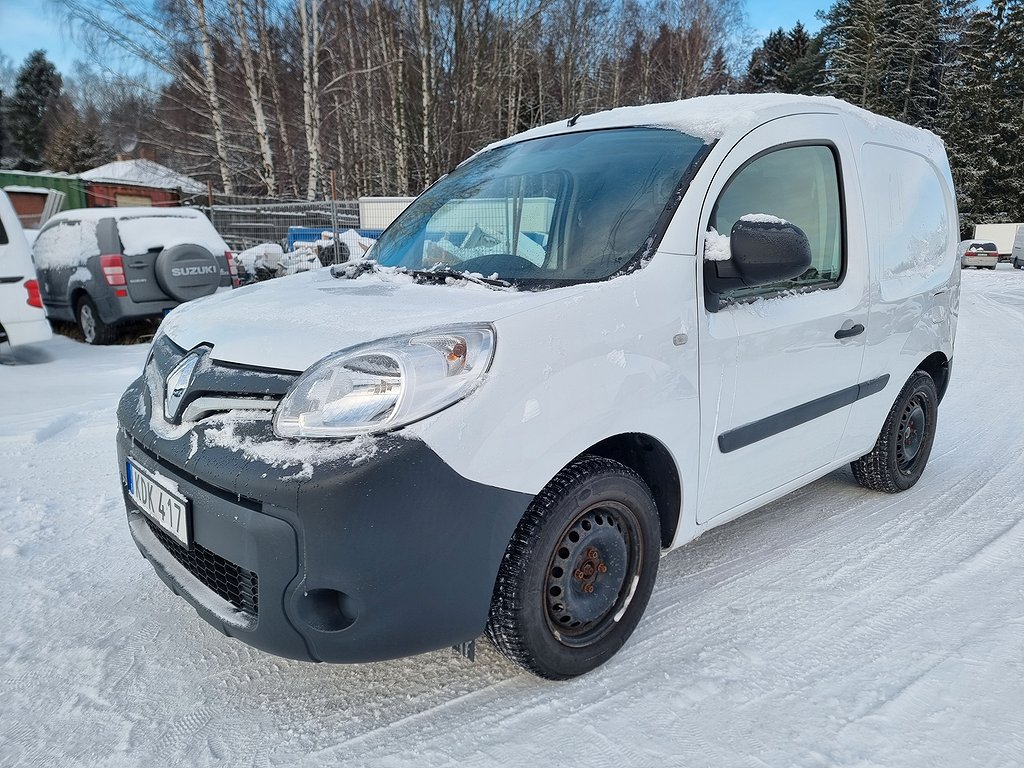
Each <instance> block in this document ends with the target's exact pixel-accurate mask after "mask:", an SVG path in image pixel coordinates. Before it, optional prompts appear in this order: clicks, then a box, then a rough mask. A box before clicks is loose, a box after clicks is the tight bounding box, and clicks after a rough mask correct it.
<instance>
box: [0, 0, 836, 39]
mask: <svg viewBox="0 0 1024 768" xmlns="http://www.w3.org/2000/svg"><path fill="white" fill-rule="evenodd" d="M0 2H3V0H0ZM831 5H832V3H831V1H830V0H774V1H773V2H764V0H761V1H760V2H759V1H758V0H747V17H748V20H749V22H750V26H751V27H753V28H754V29H755V30H756V31H757V32H758V33H759V37H764V36H766V35H767V34H768V33H769V32H771V31H772V30H775V29H778V28H779V27H782V28H783V29H791V28H792V27H793V25H794V24H796V23H797V22H798V21H802V22H803V23H804V26H805V27H807V29H808V30H809V31H811V32H817V31H818V30H819V29H820V28H821V22H819V21H818V19H817V16H816V15H815V14H816V13H817V12H818V10H819V9H825V8H828V7H829V6H831Z"/></svg>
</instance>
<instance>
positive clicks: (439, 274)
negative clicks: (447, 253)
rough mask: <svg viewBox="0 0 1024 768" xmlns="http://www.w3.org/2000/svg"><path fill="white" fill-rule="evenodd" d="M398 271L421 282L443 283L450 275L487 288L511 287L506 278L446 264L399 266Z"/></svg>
mask: <svg viewBox="0 0 1024 768" xmlns="http://www.w3.org/2000/svg"><path fill="white" fill-rule="evenodd" d="M398 271H399V272H404V273H405V274H407V275H412V276H413V278H414V279H415V280H417V281H418V282H423V283H437V284H443V283H444V281H445V280H447V279H448V278H449V277H451V278H454V279H456V280H466V281H467V282H470V283H476V284H477V285H486V286H487V287H488V288H511V287H512V283H510V282H509V281H508V280H501V279H499V278H496V277H481V276H479V275H474V274H471V273H469V272H462V271H460V270H457V269H452V268H451V267H450V266H449V265H447V264H438V265H436V266H434V267H431V268H430V269H407V268H405V267H399V268H398Z"/></svg>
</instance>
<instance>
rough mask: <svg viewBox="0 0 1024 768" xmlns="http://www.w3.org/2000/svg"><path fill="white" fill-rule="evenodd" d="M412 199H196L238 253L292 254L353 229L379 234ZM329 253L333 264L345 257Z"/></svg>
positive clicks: (196, 206) (201, 208)
mask: <svg viewBox="0 0 1024 768" xmlns="http://www.w3.org/2000/svg"><path fill="white" fill-rule="evenodd" d="M411 200H412V198H360V199H359V200H314V201H303V202H280V201H271V200H262V201H260V200H253V199H251V198H250V199H245V198H230V199H224V198H223V196H219V197H218V198H215V199H213V205H210V201H209V200H206V199H202V198H195V199H193V200H192V201H191V202H192V206H193V207H194V208H197V209H198V210H201V211H203V213H205V214H206V215H207V216H208V217H209V219H210V221H211V222H213V226H214V227H215V228H216V229H217V231H218V232H219V233H220V234H221V236H222V237H223V238H224V240H225V241H226V242H227V244H228V246H229V247H230V248H231V249H232V250H233V251H236V252H239V251H245V250H247V249H249V248H253V247H255V246H259V245H262V244H265V243H274V244H276V245H279V246H281V248H282V249H283V250H284V251H285V252H286V253H287V252H290V251H294V250H295V248H296V245H297V244H301V243H313V242H317V241H324V240H335V241H337V240H338V236H339V235H341V234H343V233H345V232H347V231H348V230H350V229H354V230H357V231H358V232H359V234H360V235H361V236H364V237H370V238H376V237H377V236H378V235H379V234H380V232H381V231H382V230H383V229H384V228H385V227H387V225H388V224H390V223H391V221H392V220H394V218H395V217H396V216H397V215H398V214H399V213H401V211H402V210H404V209H405V207H406V206H407V205H408V204H409V202H410V201H411ZM326 233H330V234H326ZM326 255H327V261H328V263H329V262H330V261H332V260H340V252H338V254H335V253H334V252H333V251H331V253H329V254H326Z"/></svg>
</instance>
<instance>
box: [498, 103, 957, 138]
mask: <svg viewBox="0 0 1024 768" xmlns="http://www.w3.org/2000/svg"><path fill="white" fill-rule="evenodd" d="M823 112H824V113H830V114H842V115H844V116H846V117H849V118H851V119H852V120H853V121H856V122H857V123H859V124H860V125H861V126H862V127H863V128H865V129H866V130H867V132H869V133H871V134H873V135H874V136H875V137H876V138H883V137H885V138H889V139H890V140H893V141H895V143H897V144H903V143H907V142H908V141H909V142H912V143H922V142H924V143H927V144H938V145H939V146H941V142H940V141H939V139H938V137H937V136H935V135H934V134H932V133H931V132H930V131H926V130H924V129H921V128H913V127H911V126H909V125H906V124H905V123H901V122H898V121H896V120H892V119H890V118H887V117H882V116H881V115H876V114H874V113H873V112H868V111H867V110H865V109H861V108H860V107H855V106H854V105H852V104H849V103H848V102H845V101H842V100H840V99H835V98H832V97H831V96H797V95H791V94H784V93H740V94H723V95H718V96H699V97H697V98H693V99H683V100H681V101H671V102H666V103H663V104H646V105H643V106H637V107H617V108H616V109H609V110H606V111H604V112H595V113H593V114H584V115H581V116H580V118H579V119H578V120H576V121H575V122H574V123H573V124H572V125H569V121H568V120H564V119H563V120H559V121H557V122H554V123H548V124H547V125H542V126H539V127H537V128H531V129H530V130H527V131H523V132H522V133H518V134H516V135H515V136H511V137H509V138H507V139H503V140H502V141H498V142H495V143H493V144H491V145H490V146H488V147H487V148H486V149H492V148H494V147H497V146H501V145H503V144H509V143H513V142H517V141H522V140H524V139H534V138H539V137H541V136H551V135H554V134H559V133H575V132H579V131H591V130H599V129H603V128H627V127H639V126H649V127H657V128H671V129H674V130H678V131H682V132H683V133H687V134H689V135H690V136H694V137H696V138H698V139H702V140H704V141H705V142H707V143H709V144H710V143H711V142H713V141H716V140H718V139H721V138H723V137H724V136H726V135H727V134H739V135H742V134H744V133H746V132H747V131H749V130H751V129H752V128H755V127H757V126H758V125H761V124H763V123H765V122H767V121H769V120H772V119H774V118H777V117H783V116H785V115H792V114H808V113H823ZM879 134H882V136H880V135H879ZM485 151H486V150H485Z"/></svg>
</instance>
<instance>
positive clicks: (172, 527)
mask: <svg viewBox="0 0 1024 768" xmlns="http://www.w3.org/2000/svg"><path fill="white" fill-rule="evenodd" d="M125 482H126V483H127V485H128V495H129V496H130V497H131V499H132V501H134V502H135V504H136V506H138V508H139V509H140V510H141V511H142V513H143V514H145V515H146V517H148V518H149V519H150V520H152V521H153V522H154V523H156V524H157V525H159V526H160V527H161V528H163V529H164V530H165V531H167V532H168V533H169V534H171V535H172V536H173V537H174V538H176V539H177V540H178V541H180V542H181V543H182V544H184V545H185V546H186V547H191V546H192V532H191V530H190V528H189V519H188V518H189V503H188V499H186V498H185V497H184V496H182V495H181V494H179V493H177V492H176V490H177V489H172V488H171V487H168V486H173V482H172V481H170V480H167V479H165V478H156V477H153V475H151V474H150V473H149V472H146V471H145V470H143V469H139V468H138V467H137V466H135V464H133V463H132V462H131V461H128V462H125Z"/></svg>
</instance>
